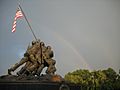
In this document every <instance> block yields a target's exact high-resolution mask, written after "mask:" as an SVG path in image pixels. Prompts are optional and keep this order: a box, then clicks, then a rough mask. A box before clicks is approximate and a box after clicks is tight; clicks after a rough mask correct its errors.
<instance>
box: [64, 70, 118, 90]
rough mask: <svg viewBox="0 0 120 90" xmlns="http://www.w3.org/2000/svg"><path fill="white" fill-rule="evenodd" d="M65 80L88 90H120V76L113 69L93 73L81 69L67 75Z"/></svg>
mask: <svg viewBox="0 0 120 90" xmlns="http://www.w3.org/2000/svg"><path fill="white" fill-rule="evenodd" d="M64 78H65V80H66V81H69V82H71V83H74V84H79V85H81V86H82V87H83V88H85V89H87V90H94V89H96V90H119V89H120V74H117V73H116V72H115V71H114V70H113V69H112V68H108V69H107V70H98V71H92V72H90V71H89V70H86V69H80V70H76V71H73V72H69V73H67V74H66V75H65V77H64Z"/></svg>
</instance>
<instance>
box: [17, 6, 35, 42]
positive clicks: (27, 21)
mask: <svg viewBox="0 0 120 90" xmlns="http://www.w3.org/2000/svg"><path fill="white" fill-rule="evenodd" d="M19 8H20V10H21V11H22V13H23V16H24V17H25V20H26V22H27V24H28V26H29V28H30V30H31V32H32V34H33V36H34V38H35V39H36V40H37V38H36V36H35V33H34V32H33V29H32V27H31V25H30V23H29V21H28V19H27V17H26V15H25V13H24V11H23V9H22V7H21V6H20V4H19Z"/></svg>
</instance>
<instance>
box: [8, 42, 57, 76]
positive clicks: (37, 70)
mask: <svg viewBox="0 0 120 90" xmlns="http://www.w3.org/2000/svg"><path fill="white" fill-rule="evenodd" d="M53 56H54V54H53V51H52V48H51V46H45V44H44V42H40V40H37V41H32V45H31V46H28V48H27V50H26V52H25V53H24V57H23V58H22V59H21V60H20V62H18V63H16V64H15V65H14V66H13V67H11V68H10V69H8V74H9V75H11V71H15V70H16V69H17V68H18V67H19V66H21V65H23V64H24V63H25V65H24V66H23V67H22V68H21V69H20V71H18V72H17V75H18V76H20V75H26V76H28V75H37V76H39V75H40V74H41V72H42V70H43V68H44V67H47V70H46V74H49V75H54V73H55V71H56V68H55V63H56V61H55V60H53V59H52V58H53Z"/></svg>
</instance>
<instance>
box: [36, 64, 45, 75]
mask: <svg viewBox="0 0 120 90" xmlns="http://www.w3.org/2000/svg"><path fill="white" fill-rule="evenodd" d="M44 67H45V66H44V64H41V65H40V66H39V67H38V69H37V73H36V75H38V76H39V75H40V74H41V72H42V70H43V68H44Z"/></svg>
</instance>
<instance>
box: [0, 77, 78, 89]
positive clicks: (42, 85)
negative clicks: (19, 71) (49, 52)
mask: <svg viewBox="0 0 120 90" xmlns="http://www.w3.org/2000/svg"><path fill="white" fill-rule="evenodd" d="M52 78H53V77H52ZM19 79H20V78H18V77H17V76H13V75H7V76H1V77H0V90H80V86H78V85H75V84H71V83H67V82H65V81H59V80H58V81H52V80H51V76H46V75H45V76H41V77H33V76H30V77H24V78H22V79H20V80H19ZM53 80H57V79H56V76H55V77H54V78H53Z"/></svg>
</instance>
